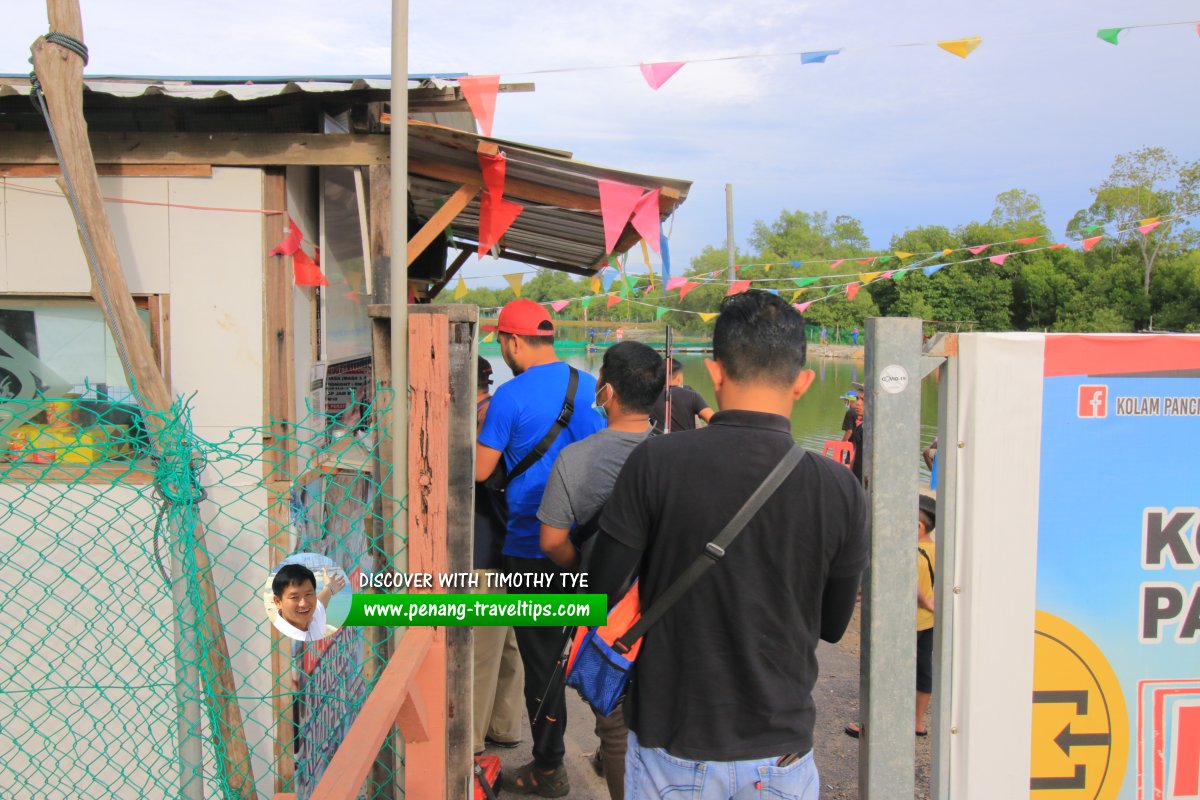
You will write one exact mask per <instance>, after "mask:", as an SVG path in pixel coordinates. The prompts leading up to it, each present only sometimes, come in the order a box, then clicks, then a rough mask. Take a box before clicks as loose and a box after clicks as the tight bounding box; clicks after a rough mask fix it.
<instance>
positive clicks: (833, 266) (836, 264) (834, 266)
mask: <svg viewBox="0 0 1200 800" xmlns="http://www.w3.org/2000/svg"><path fill="white" fill-rule="evenodd" d="M793 263H795V262H793ZM845 263H846V259H844V258H839V259H838V260H837V261H834V262H833V263H832V264H830V265H829V268H830V269H837V268H838V267H840V266H841V265H842V264H845Z"/></svg>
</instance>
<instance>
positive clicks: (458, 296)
mask: <svg viewBox="0 0 1200 800" xmlns="http://www.w3.org/2000/svg"><path fill="white" fill-rule="evenodd" d="M466 296H467V282H466V281H464V280H463V276H462V275H459V276H458V283H456V284H455V285H454V299H455V300H462V299H463V298H464V297H466Z"/></svg>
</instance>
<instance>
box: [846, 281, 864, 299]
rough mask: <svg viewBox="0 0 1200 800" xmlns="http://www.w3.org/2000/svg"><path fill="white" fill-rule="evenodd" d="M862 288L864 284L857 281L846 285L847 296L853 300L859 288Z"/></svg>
mask: <svg viewBox="0 0 1200 800" xmlns="http://www.w3.org/2000/svg"><path fill="white" fill-rule="evenodd" d="M861 288H862V284H861V283H857V282H855V283H852V284H850V285H848V286H847V287H846V298H847V299H848V300H853V299H854V296H855V295H857V294H858V290H859V289H861Z"/></svg>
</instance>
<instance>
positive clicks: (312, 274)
mask: <svg viewBox="0 0 1200 800" xmlns="http://www.w3.org/2000/svg"><path fill="white" fill-rule="evenodd" d="M292 274H293V275H294V276H295V279H296V285H297V286H328V285H329V279H328V278H326V277H325V276H324V275H322V274H321V268H320V267H318V266H317V262H315V261H313V260H312V259H311V258H309V256H308V253H306V252H304V251H303V250H297V251H296V252H295V253H292Z"/></svg>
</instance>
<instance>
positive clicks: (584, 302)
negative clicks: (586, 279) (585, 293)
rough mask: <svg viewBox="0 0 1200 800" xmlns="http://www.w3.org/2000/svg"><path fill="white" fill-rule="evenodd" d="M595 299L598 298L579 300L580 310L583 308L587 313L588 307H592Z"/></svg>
mask: <svg viewBox="0 0 1200 800" xmlns="http://www.w3.org/2000/svg"><path fill="white" fill-rule="evenodd" d="M595 299H596V298H594V297H581V298H579V306H580V308H582V309H583V310H585V311H586V310H587V307H588V306H590V305H591V304H592V301H593V300H595Z"/></svg>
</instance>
